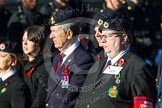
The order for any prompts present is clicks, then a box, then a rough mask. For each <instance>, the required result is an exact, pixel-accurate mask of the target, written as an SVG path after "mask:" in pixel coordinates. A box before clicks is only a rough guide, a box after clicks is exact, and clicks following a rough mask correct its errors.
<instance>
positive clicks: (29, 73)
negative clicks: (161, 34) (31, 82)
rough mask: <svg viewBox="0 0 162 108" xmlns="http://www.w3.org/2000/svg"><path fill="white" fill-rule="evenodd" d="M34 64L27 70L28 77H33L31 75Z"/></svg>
mask: <svg viewBox="0 0 162 108" xmlns="http://www.w3.org/2000/svg"><path fill="white" fill-rule="evenodd" d="M34 69H35V68H34V66H32V68H31V69H30V70H29V71H28V72H27V76H28V77H31V75H32V72H33V71H34Z"/></svg>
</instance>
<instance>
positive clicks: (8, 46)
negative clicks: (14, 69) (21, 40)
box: [0, 41, 15, 53]
mask: <svg viewBox="0 0 162 108" xmlns="http://www.w3.org/2000/svg"><path fill="white" fill-rule="evenodd" d="M0 52H8V53H15V44H14V43H13V42H10V41H4V42H0Z"/></svg>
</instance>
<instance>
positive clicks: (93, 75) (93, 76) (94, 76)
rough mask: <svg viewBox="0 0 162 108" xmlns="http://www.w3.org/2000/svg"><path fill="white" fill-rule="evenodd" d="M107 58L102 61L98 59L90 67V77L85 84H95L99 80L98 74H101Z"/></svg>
mask: <svg viewBox="0 0 162 108" xmlns="http://www.w3.org/2000/svg"><path fill="white" fill-rule="evenodd" d="M106 60H107V59H101V60H100V61H96V63H95V64H94V65H93V66H92V67H91V68H90V70H89V72H88V77H87V80H86V82H85V86H86V85H87V86H88V85H91V84H95V83H96V82H97V80H98V76H99V75H100V74H101V72H102V69H103V67H104V66H105V63H106Z"/></svg>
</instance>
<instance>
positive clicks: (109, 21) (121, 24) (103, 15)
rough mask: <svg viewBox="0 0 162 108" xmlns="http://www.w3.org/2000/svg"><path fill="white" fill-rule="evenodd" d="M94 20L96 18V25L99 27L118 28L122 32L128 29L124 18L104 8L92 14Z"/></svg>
mask: <svg viewBox="0 0 162 108" xmlns="http://www.w3.org/2000/svg"><path fill="white" fill-rule="evenodd" d="M94 20H96V26H99V27H100V28H101V29H108V30H119V31H124V32H125V31H128V30H129V29H130V28H129V26H128V25H129V24H128V22H127V21H126V20H125V19H124V18H122V17H120V16H119V15H118V14H116V13H113V12H110V11H106V10H105V11H103V12H100V13H98V14H97V15H95V16H94Z"/></svg>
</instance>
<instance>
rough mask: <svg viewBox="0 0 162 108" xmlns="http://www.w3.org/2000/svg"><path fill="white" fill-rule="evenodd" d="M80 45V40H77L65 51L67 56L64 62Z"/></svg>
mask: <svg viewBox="0 0 162 108" xmlns="http://www.w3.org/2000/svg"><path fill="white" fill-rule="evenodd" d="M79 45H80V42H79V41H77V42H75V43H74V44H72V46H70V47H69V48H68V49H67V50H66V51H65V52H64V54H65V57H64V58H63V60H62V64H63V63H64V61H65V60H66V59H67V57H68V56H69V55H70V54H71V53H72V52H73V51H74V50H75V49H76V48H77V47H78V46H79Z"/></svg>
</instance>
